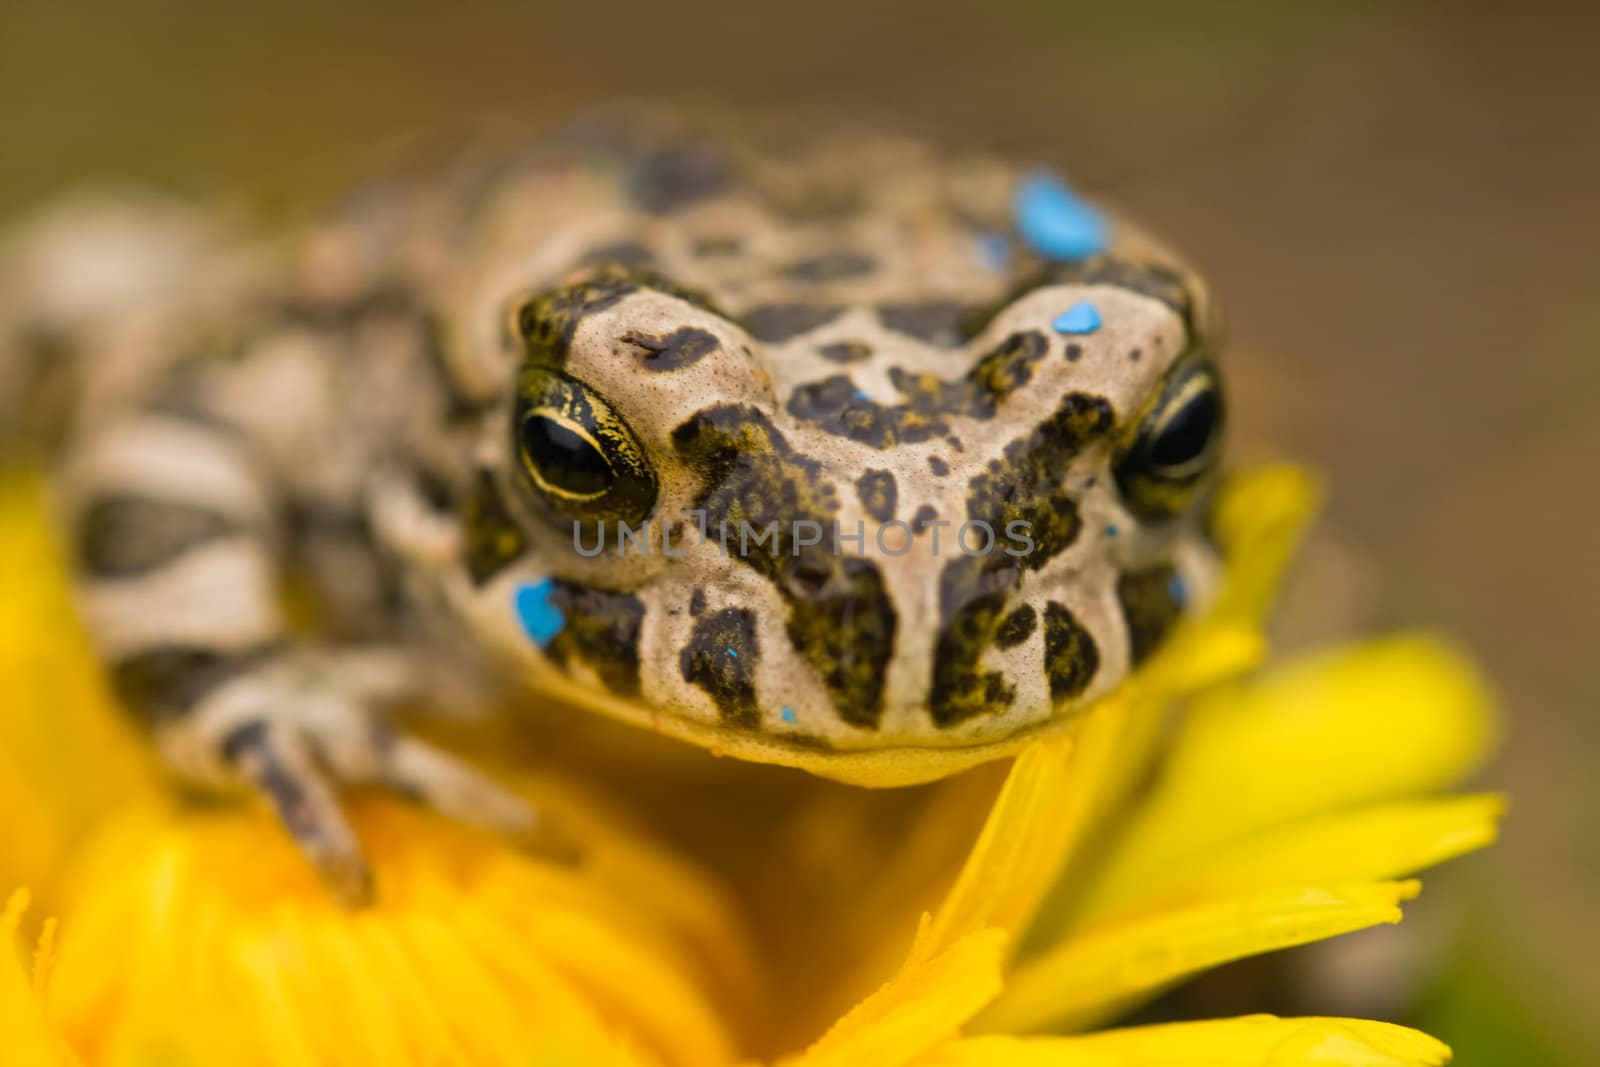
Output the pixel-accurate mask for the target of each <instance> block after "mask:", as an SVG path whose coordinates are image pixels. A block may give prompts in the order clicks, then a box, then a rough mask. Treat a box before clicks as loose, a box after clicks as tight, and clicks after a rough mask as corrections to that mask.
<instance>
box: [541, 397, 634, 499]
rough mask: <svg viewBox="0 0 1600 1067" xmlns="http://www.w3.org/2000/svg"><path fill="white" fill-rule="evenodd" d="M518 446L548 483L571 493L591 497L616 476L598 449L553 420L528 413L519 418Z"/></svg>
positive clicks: (608, 484)
mask: <svg viewBox="0 0 1600 1067" xmlns="http://www.w3.org/2000/svg"><path fill="white" fill-rule="evenodd" d="M522 447H523V449H524V450H526V451H527V453H528V458H530V459H531V460H533V462H534V464H535V465H537V466H538V468H539V476H540V477H541V478H543V479H544V480H545V481H546V482H548V483H549V484H550V485H552V486H554V487H555V488H557V489H560V490H562V491H564V492H568V493H572V494H573V495H574V496H593V495H594V494H596V493H603V492H605V491H606V490H607V489H610V488H611V483H612V482H613V481H615V480H616V475H615V474H614V473H613V472H612V470H611V465H610V464H609V463H607V462H606V458H605V457H604V456H602V455H601V454H600V453H599V451H598V450H597V449H596V448H595V447H594V445H591V444H590V443H589V442H588V441H585V440H584V439H583V438H582V437H580V436H578V435H577V434H575V433H573V432H572V431H571V430H569V429H567V428H566V427H565V426H563V425H561V424H560V423H559V422H557V421H555V420H554V419H551V418H548V417H546V416H544V415H529V416H528V417H527V418H526V419H524V420H522Z"/></svg>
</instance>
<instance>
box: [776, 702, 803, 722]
mask: <svg viewBox="0 0 1600 1067" xmlns="http://www.w3.org/2000/svg"><path fill="white" fill-rule="evenodd" d="M779 714H780V715H782V716H783V721H784V722H786V723H788V724H789V725H790V726H793V725H794V724H795V723H797V722H799V721H800V716H798V715H796V714H795V713H794V709H793V708H791V707H790V706H789V705H787V704H785V705H784V706H783V711H781V712H780V713H779Z"/></svg>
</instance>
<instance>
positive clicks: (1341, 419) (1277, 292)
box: [0, 0, 1600, 1067]
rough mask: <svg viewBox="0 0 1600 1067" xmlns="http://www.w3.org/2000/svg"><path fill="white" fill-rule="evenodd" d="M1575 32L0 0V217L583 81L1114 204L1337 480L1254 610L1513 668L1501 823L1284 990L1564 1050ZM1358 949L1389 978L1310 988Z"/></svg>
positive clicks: (1581, 876) (1595, 751)
mask: <svg viewBox="0 0 1600 1067" xmlns="http://www.w3.org/2000/svg"><path fill="white" fill-rule="evenodd" d="M1597 42H1600V14H1597V11H1596V8H1595V6H1594V5H1579V4H1576V3H1574V4H1570V5H1566V6H1550V5H1543V6H1541V5H1520V6H1517V7H1514V8H1513V7H1511V6H1509V5H1508V6H1506V7H1505V8H1504V9H1502V10H1499V11H1496V10H1494V9H1492V8H1490V7H1486V6H1481V5H1475V6H1471V7H1468V6H1466V5H1445V4H1441V5H1438V6H1406V5H1398V4H1379V3H1372V4H1361V3H1349V4H1340V5H1338V6H1335V7H1328V8H1318V7H1309V6H1304V5H1295V4H1267V3H1258V4H1246V3H1241V4H1230V5H1225V6H1204V5H1197V4H1190V3H1184V2H1178V0H1168V2H1165V3H1154V4H1150V5H1146V6H1143V7H1141V8H1139V9H1138V10H1133V9H1126V8H1124V9H1119V10H1116V11H1108V10H1094V9H1088V8H1082V7H1077V6H1074V5H1070V4H1063V3H1050V2H1045V0H993V2H990V3H986V4H982V5H962V4H957V3H951V2H946V0H932V2H925V3H920V4H915V5H913V4H910V3H901V4H894V5H881V6H874V5H872V4H869V3H866V2H862V0H854V2H849V3H843V2H838V0H820V2H811V3H806V4H783V5H768V4H758V3H743V4H738V3H722V4H696V3H686V2H675V3H670V4H668V3H644V2H639V0H613V2H612V3H609V4H603V5H602V4H586V5H574V6H560V7H557V6H547V5H540V4H535V3H521V4H517V3H510V2H499V3H475V4H474V3H457V4H449V5H444V4H440V5H437V6H434V5H424V4H420V3H418V4H407V3H391V4H384V5H378V4H371V5H367V6H358V7H349V6H346V7H339V8H334V7H332V6H331V5H324V4H321V3H314V2H312V0H281V2H278V3H274V4H271V5H265V4H263V5H259V6H240V5H230V4H226V3H213V4H200V3H181V2H177V0H143V2H140V3H136V4H135V3H128V4H120V3H100V4H82V3H74V2H71V0H65V2H61V0H57V2H50V0H8V2H7V3H6V4H4V5H3V6H0V100H3V101H4V103H3V104H0V116H3V118H0V128H3V130H4V141H3V143H0V216H3V215H8V214H11V213H13V212H16V211H20V210H23V209H25V207H26V206H27V205H28V204H30V203H32V202H34V201H36V200H37V199H39V198H41V197H44V196H47V195H48V194H49V193H51V192H52V191H53V190H57V189H59V188H61V187H62V186H63V185H66V184H69V183H71V182H72V181H74V180H75V179H79V178H82V177H85V176H92V175H102V174H108V173H109V174H121V175H133V176H138V177H144V178H151V179H156V180H159V181H161V182H163V183H166V184H171V185H176V186H178V187H180V188H183V189H188V190H191V191H195V192H198V193H215V192H219V191H229V192H237V193H243V194H245V195H247V196H249V197H251V198H253V199H254V200H255V201H257V202H258V203H259V204H261V205H262V206H264V207H267V208H269V209H281V208H285V207H288V206H292V205H303V204H307V203H311V202H315V201H317V200H319V199H321V198H323V197H325V196H327V195H329V194H331V193H333V192H335V191H337V190H338V189H339V188H340V187H341V186H343V185H344V184H345V183H347V182H348V181H350V180H352V179H353V178H355V177H357V176H359V174H360V173H361V171H362V170H363V168H364V167H365V165H366V162H367V161H368V160H369V159H370V158H372V156H373V154H374V152H375V151H376V150H377V149H378V148H380V147H381V146H382V145H384V144H385V143H386V142H388V141H390V140H392V139H393V138H394V137H395V136H396V135H398V134H402V133H404V132H406V131H409V130H413V129H415V128H417V127H419V126H427V125H429V124H432V123H437V122H439V121H441V120H445V119H447V118H449V117H450V116H453V115H458V114H461V113H471V112H475V111H479V110H482V109H486V108H488V109H494V110H498V111H507V112H511V113H513V114H518V115H521V116H525V117H527V118H530V119H533V120H535V121H540V120H548V121H550V122H555V121H558V120H560V119H561V118H563V117H566V116H568V115H569V114H571V113H572V112H573V111H574V110H576V109H579V108H581V107H582V106H584V105H586V104H590V103H594V102H598V101H606V100H612V99H615V98H617V97H649V98H656V99H666V100H677V101H684V102H687V103H690V104H695V103H700V104H704V103H711V104H716V105H729V104H733V105H738V106H739V107H741V108H748V109H753V110H755V111H757V112H758V113H759V112H761V111H765V110H774V111H785V112H787V111H800V112H802V113H804V114H805V115H808V116H810V117H811V118H812V119H813V120H816V121H820V122H827V121H829V120H830V119H831V118H833V117H836V116H839V117H843V116H848V117H849V118H851V119H860V118H863V117H872V116H876V117H878V118H879V119H881V121H883V122H884V123H886V124H888V125H890V126H893V127H896V128H899V129H909V130H911V131H914V132H920V133H924V134H926V135H928V136H931V137H933V138H935V139H937V140H941V141H946V142H950V143H958V144H968V145H980V146H985V147H992V148H997V149H1000V150H1004V151H1007V152H1010V153H1013V154H1017V155H1021V156H1024V157H1027V158H1038V159H1041V160H1045V161H1049V162H1051V163H1054V164H1056V165H1058V166H1060V167H1061V168H1062V169H1063V170H1065V171H1066V172H1067V173H1068V174H1070V175H1071V176H1072V177H1073V178H1074V179H1075V180H1076V181H1077V182H1078V183H1079V184H1081V185H1083V186H1085V187H1086V188H1089V189H1090V190H1096V191H1108V192H1110V193H1112V194H1114V196H1115V197H1116V199H1117V200H1118V201H1119V202H1121V203H1122V204H1124V205H1125V206H1126V207H1128V208H1129V209H1131V211H1132V212H1133V213H1134V214H1136V215H1137V216H1139V217H1141V218H1142V219H1144V220H1145V221H1146V222H1148V223H1149V224H1150V225H1151V226H1153V227H1155V228H1156V229H1157V230H1158V231H1161V232H1164V233H1166V234H1167V235H1169V236H1170V237H1172V238H1173V239H1174V240H1175V241H1176V242H1177V243H1178V245H1179V246H1180V247H1182V248H1183V249H1185V250H1186V251H1187V252H1188V253H1189V254H1190V255H1191V256H1192V257H1193V258H1194V259H1195V260H1196V261H1197V262H1198V263H1199V264H1200V265H1201V266H1202V267H1203V268H1204V269H1206V270H1207V272H1208V273H1209V275H1210V276H1211V278H1212V281H1213V283H1214V284H1215V286H1216V287H1217V289H1218V291H1219V292H1220V293H1221V295H1222V297H1223V300H1224V303H1225V305H1226V306H1227V308H1228V309H1229V311H1230V318H1231V322H1232V339H1233V340H1232V348H1233V352H1232V355H1231V356H1230V359H1231V361H1232V381H1233V392H1234V411H1235V412H1236V413H1237V416H1236V422H1235V425H1236V428H1237V440H1238V442H1239V451H1240V452H1242V453H1246V454H1256V455H1262V454H1285V455H1290V456H1294V457H1298V458H1301V459H1304V460H1306V461H1309V462H1311V463H1313V464H1315V465H1316V466H1318V467H1320V468H1322V469H1323V470H1325V471H1326V472H1327V473H1328V474H1329V476H1330V478H1331V481H1332V484H1333V486H1334V496H1333V499H1332V502H1331V506H1330V510H1329V514H1328V517H1327V521H1326V522H1325V523H1324V527H1323V528H1324V530H1325V531H1326V534H1325V538H1324V542H1323V543H1322V544H1321V545H1320V546H1318V547H1316V548H1314V550H1313V551H1312V553H1311V557H1310V559H1309V561H1308V564H1307V567H1306V568H1305V570H1306V575H1305V576H1304V578H1303V580H1302V582H1301V590H1300V592H1299V594H1298V595H1297V597H1295V598H1293V599H1291V603H1290V605H1289V606H1288V609H1287V610H1288V614H1289V619H1288V620H1287V621H1286V623H1285V625H1286V627H1287V628H1288V629H1290V630H1292V631H1294V632H1295V633H1297V634H1299V635H1300V636H1310V635H1311V634H1314V633H1321V632H1322V631H1325V630H1327V629H1330V628H1333V627H1335V626H1341V627H1342V626H1344V625H1347V624H1350V623H1360V624H1364V625H1379V626H1382V625H1397V624H1407V625H1410V624H1418V623H1425V624H1429V625H1437V626H1440V627H1443V628H1445V629H1447V630H1449V631H1451V632H1453V633H1455V634H1457V635H1459V636H1460V637H1461V638H1463V639H1464V640H1465V641H1467V642H1468V643H1469V644H1470V645H1471V646H1472V647H1473V648H1474V649H1475V650H1476V651H1477V653H1478V654H1479V655H1480V657H1481V658H1482V660H1483V662H1484V663H1485V664H1486V665H1487V668H1488V669H1489V671H1490V672H1491V673H1492V675H1493V676H1494V678H1495V679H1496V681H1497V682H1498V684H1499V685H1500V687H1501V689H1502V691H1503V692H1504V694H1505V697H1506V703H1507V706H1508V710H1509V717H1510V721H1511V734H1510V738H1509V740H1508V743H1507V746H1506V748H1505V751H1504V754H1503V756H1502V757H1501V758H1500V760H1499V761H1498V763H1497V765H1496V766H1495V767H1493V768H1492V769H1491V771H1490V772H1489V774H1488V775H1487V776H1486V779H1487V781H1488V782H1490V783H1493V784H1495V785H1501V786H1504V787H1505V788H1507V789H1508V790H1509V791H1510V793H1511V794H1512V796H1513V798H1514V808H1513V812H1512V815H1511V818H1510V820H1509V823H1508V826H1507V832H1506V839H1505V841H1504V842H1503V843H1502V844H1501V845H1500V846H1498V847H1497V848H1495V849H1494V850H1492V851H1490V852H1488V853H1484V854H1481V855H1478V856H1475V857H1473V858H1471V859H1468V860H1465V861H1461V862H1459V863H1457V864H1455V865H1454V866H1453V867H1452V868H1450V869H1447V870H1446V871H1443V872H1438V873H1435V874H1434V875H1433V876H1432V877H1430V878H1429V880H1428V885H1429V888H1430V892H1429V894H1427V895H1426V896H1425V897H1424V898H1423V899H1422V900H1421V901H1419V902H1418V903H1417V904H1416V905H1414V906H1413V907H1412V909H1411V910H1410V915H1411V918H1410V919H1409V920H1408V922H1407V923H1406V925H1405V926H1404V927H1401V928H1400V929H1401V930H1403V931H1409V932H1408V933H1406V935H1405V936H1404V937H1403V938H1398V939H1397V938H1396V937H1395V936H1394V935H1392V934H1388V933H1383V932H1380V933H1378V934H1374V935H1359V936H1358V937H1357V938H1355V939H1346V940H1347V941H1348V942H1349V944H1347V945H1345V946H1344V947H1342V948H1339V949H1336V950H1334V952H1332V953H1331V954H1329V953H1324V955H1323V956H1322V957H1319V958H1317V959H1315V960H1312V963H1313V967H1312V968H1311V969H1312V970H1314V971H1315V972H1316V973H1318V974H1321V975H1323V976H1324V978H1323V979H1319V980H1318V981H1319V982H1321V983H1322V985H1323V986H1324V987H1326V988H1321V989H1320V990H1318V992H1320V993H1321V994H1323V995H1321V996H1319V997H1318V998H1313V999H1309V1000H1308V1001H1307V1003H1306V1005H1305V1007H1307V1008H1314V1010H1319V1011H1322V1012H1327V1013H1332V1012H1335V1011H1339V1010H1361V1009H1362V1008H1364V1007H1366V1005H1364V1004H1363V1003H1362V1000H1363V997H1367V998H1369V999H1371V1000H1372V1001H1373V1002H1374V1004H1375V1005H1376V1006H1377V1010H1386V1011H1389V1012H1391V1013H1393V1014H1396V1015H1398V1016H1400V1017H1402V1018H1404V1019H1406V1020H1407V1021H1411V1022H1415V1023H1418V1024H1420V1025H1423V1026H1427V1027H1429V1028H1431V1029H1433V1030H1434V1031H1435V1032H1437V1033H1439V1034H1440V1035H1441V1036H1442V1037H1444V1038H1446V1039H1447V1040H1449V1041H1450V1042H1451V1043H1453V1044H1455V1045H1456V1046H1457V1049H1458V1060H1457V1062H1458V1063H1460V1064H1463V1065H1466V1067H1474V1065H1496V1067H1500V1065H1507V1064H1517V1065H1521V1064H1540V1063H1563V1064H1569V1063H1570V1064H1580V1063H1597V1062H1600V1013H1595V1012H1593V1011H1592V1010H1590V1008H1589V1006H1590V1005H1591V1004H1593V1003H1594V1002H1595V1001H1596V1000H1597V999H1600V963H1597V959H1600V912H1597V909H1596V907H1595V905H1596V904H1597V902H1600V804H1597V803H1596V801H1597V791H1596V790H1595V789H1594V788H1593V785H1592V783H1593V779H1594V777H1595V771H1594V767H1593V765H1594V763H1595V761H1596V759H1597V758H1600V648H1597V645H1600V641H1597V639H1600V608H1597V604H1600V536H1597V533H1596V531H1597V529H1600V491H1597V490H1600V479H1597V477H1596V466H1597V464H1600V419H1597V418H1596V417H1595V414H1594V408H1595V403H1596V398H1597V397H1600V350H1597V344H1596V339H1597V338H1600V300H1597V298H1596V294H1597V292H1600V209H1597V207H1596V196H1597V190H1600V128H1597V123H1600V119H1597V116H1600V80H1597V76H1596V74H1595V73H1594V70H1595V60H1594V55H1595V46H1596V44H1597ZM1362 938H1366V939H1367V940H1366V941H1362V940H1361V939H1362ZM1363 954H1366V955H1365V956H1363ZM1377 957H1382V958H1383V959H1385V960H1387V961H1389V962H1386V963H1384V964H1383V969H1384V970H1385V972H1386V973H1392V974H1396V975H1399V976H1400V979H1397V980H1395V981H1394V983H1393V984H1395V985H1396V986H1397V988H1396V989H1392V990H1378V991H1374V990H1372V989H1370V988H1366V987H1365V986H1363V983H1362V981H1361V980H1356V981H1354V982H1352V981H1348V980H1345V981H1340V980H1339V979H1338V975H1339V973H1340V968H1341V967H1350V966H1351V965H1352V962H1351V961H1352V960H1353V961H1356V962H1359V961H1360V960H1361V959H1363V958H1377ZM1357 969H1358V970H1359V969H1360V968H1357ZM1363 973H1369V972H1363ZM1233 978H1234V979H1235V980H1237V981H1243V980H1244V976H1243V975H1242V974H1235V975H1234V976H1233ZM1379 993H1382V994H1383V995H1382V996H1379V995H1378V994H1379Z"/></svg>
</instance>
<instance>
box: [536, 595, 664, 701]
mask: <svg viewBox="0 0 1600 1067" xmlns="http://www.w3.org/2000/svg"><path fill="white" fill-rule="evenodd" d="M550 603H551V604H553V605H555V606H556V607H557V608H559V609H560V610H561V614H562V615H563V616H564V617H565V618H566V625H565V626H563V627H562V628H561V632H560V633H558V634H556V636H555V637H554V638H553V639H552V640H551V642H550V644H549V645H548V646H547V647H546V649H545V653H546V654H547V655H548V656H549V657H550V658H551V660H553V661H554V662H555V663H556V664H558V665H559V666H562V667H566V666H568V665H569V664H570V662H571V660H572V658H573V657H577V658H579V659H581V660H583V661H584V662H585V663H587V664H588V665H589V666H590V667H593V668H594V671H595V673H596V674H598V675H599V676H600V681H601V682H602V683H603V684H604V685H605V687H606V688H607V689H609V690H611V692H613V693H616V694H617V695H618V696H626V697H637V696H638V695H639V630H640V628H641V626H642V625H643V624H644V603H643V602H642V601H641V600H640V599H639V598H638V597H636V596H634V595H632V594H631V593H614V592H611V591H610V590H607V589H595V588H592V587H590V586H586V585H579V584H577V583H576V582H565V581H560V580H556V581H554V582H552V583H551V590H550Z"/></svg>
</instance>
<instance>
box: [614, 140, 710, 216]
mask: <svg viewBox="0 0 1600 1067" xmlns="http://www.w3.org/2000/svg"><path fill="white" fill-rule="evenodd" d="M730 184H731V181H730V175H729V171H728V166H727V163H726V161H725V160H724V159H723V158H722V156H721V155H720V154H719V153H718V152H716V151H715V150H714V149H713V148H712V147H711V146H709V145H704V144H684V145H678V146H675V147H672V148H664V149H661V150H660V151H657V152H654V153H651V154H650V155H648V156H646V157H644V158H643V159H642V160H640V161H639V162H638V163H636V164H635V165H634V166H633V168H632V169H631V170H630V171H629V172H628V177H627V185H628V192H629V193H630V194H631V195H632V196H633V199H634V202H635V203H637V204H638V205H639V206H640V207H641V208H643V209H644V210H646V211H648V212H650V213H651V214H654V215H665V214H668V213H671V212H674V211H681V210H682V209H683V208H686V207H689V206H690V205H692V204H698V203H700V202H701V201H704V200H709V199H711V198H712V197H715V196H718V195H720V194H721V193H723V192H725V191H726V190H727V189H728V187H729V185H730Z"/></svg>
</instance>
